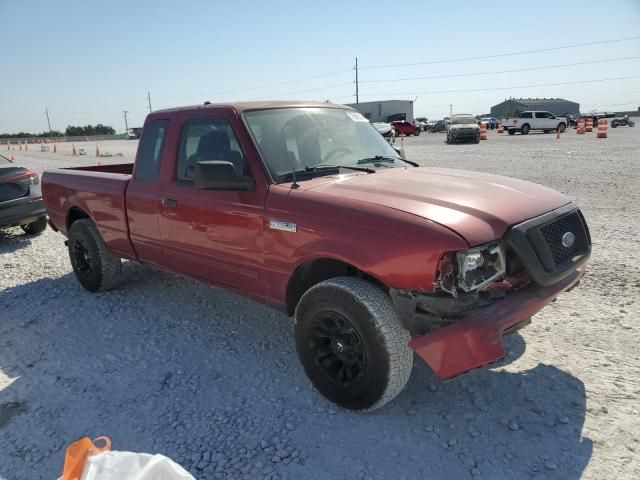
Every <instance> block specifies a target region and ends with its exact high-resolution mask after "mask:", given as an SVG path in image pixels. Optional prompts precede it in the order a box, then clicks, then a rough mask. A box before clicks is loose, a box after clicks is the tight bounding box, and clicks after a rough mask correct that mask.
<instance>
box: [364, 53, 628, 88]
mask: <svg viewBox="0 0 640 480" xmlns="http://www.w3.org/2000/svg"><path fill="white" fill-rule="evenodd" d="M637 59H640V56H636V57H619V58H605V59H602V60H592V61H587V62H577V63H562V64H556V65H543V66H539V67H526V68H516V69H511V70H494V71H490V72H474V73H459V74H453V75H431V76H428V77H404V78H385V79H377V80H360V83H384V82H404V81H409V80H432V79H437V78H459V77H475V76H479V75H492V74H503V73H515V72H529V71H533V70H546V69H551V68H563V67H576V66H579V65H591V64H594V63H608V62H617V61H622V60H637Z"/></svg>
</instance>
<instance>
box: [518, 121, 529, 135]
mask: <svg viewBox="0 0 640 480" xmlns="http://www.w3.org/2000/svg"><path fill="white" fill-rule="evenodd" d="M530 130H531V127H530V126H529V124H528V123H525V124H524V125H522V127H520V133H521V134H522V135H528V134H529V131H530Z"/></svg>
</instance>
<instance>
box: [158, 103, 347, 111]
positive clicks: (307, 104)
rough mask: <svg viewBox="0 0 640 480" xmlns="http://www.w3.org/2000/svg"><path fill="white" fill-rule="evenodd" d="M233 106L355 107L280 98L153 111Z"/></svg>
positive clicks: (234, 108) (266, 107) (259, 107)
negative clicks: (276, 99)
mask: <svg viewBox="0 0 640 480" xmlns="http://www.w3.org/2000/svg"><path fill="white" fill-rule="evenodd" d="M220 107H226V108H232V109H233V110H235V111H236V112H243V111H247V110H265V109H271V108H293V107H295V108H304V107H323V108H337V109H344V110H353V108H351V107H348V106H346V105H339V104H336V103H325V102H309V101H297V100H278V101H266V100H265V101H254V102H228V103H207V104H200V105H190V106H186V107H174V108H165V109H162V110H155V111H154V112H153V113H169V112H170V113H174V112H182V111H192V110H201V109H206V108H220Z"/></svg>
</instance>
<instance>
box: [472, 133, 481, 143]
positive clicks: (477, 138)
mask: <svg viewBox="0 0 640 480" xmlns="http://www.w3.org/2000/svg"><path fill="white" fill-rule="evenodd" d="M473 143H480V135H476V136H475V138H474V139H473Z"/></svg>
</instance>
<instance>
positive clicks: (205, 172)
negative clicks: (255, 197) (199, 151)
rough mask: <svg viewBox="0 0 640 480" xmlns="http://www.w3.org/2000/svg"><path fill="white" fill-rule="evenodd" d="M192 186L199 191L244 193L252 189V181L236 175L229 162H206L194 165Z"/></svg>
mask: <svg viewBox="0 0 640 480" xmlns="http://www.w3.org/2000/svg"><path fill="white" fill-rule="evenodd" d="M193 184H194V186H195V187H196V188H198V189H200V190H232V191H242V192H246V191H247V190H250V189H251V187H253V179H251V178H250V177H245V176H241V175H238V174H237V173H236V169H235V168H234V167H233V164H232V163H231V162H223V161H218V160H206V161H200V162H198V163H196V166H195V169H194V172H193Z"/></svg>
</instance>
